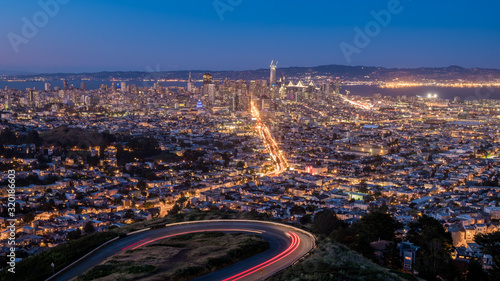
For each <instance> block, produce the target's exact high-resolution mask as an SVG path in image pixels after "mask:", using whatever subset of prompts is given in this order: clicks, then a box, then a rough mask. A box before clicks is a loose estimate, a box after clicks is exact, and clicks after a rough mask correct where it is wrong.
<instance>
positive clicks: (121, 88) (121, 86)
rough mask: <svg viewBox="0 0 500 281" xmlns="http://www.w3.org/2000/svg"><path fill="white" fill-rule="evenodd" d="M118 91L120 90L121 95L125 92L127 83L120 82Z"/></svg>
mask: <svg viewBox="0 0 500 281" xmlns="http://www.w3.org/2000/svg"><path fill="white" fill-rule="evenodd" d="M120 90H122V93H123V92H126V91H127V82H121V85H120Z"/></svg>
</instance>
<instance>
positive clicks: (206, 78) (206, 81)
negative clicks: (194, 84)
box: [203, 72, 212, 85]
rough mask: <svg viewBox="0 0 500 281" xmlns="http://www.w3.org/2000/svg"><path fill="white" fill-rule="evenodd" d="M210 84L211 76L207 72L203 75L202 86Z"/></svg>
mask: <svg viewBox="0 0 500 281" xmlns="http://www.w3.org/2000/svg"><path fill="white" fill-rule="evenodd" d="M209 84H212V74H211V73H210V72H207V73H205V74H204V75H203V85H209Z"/></svg>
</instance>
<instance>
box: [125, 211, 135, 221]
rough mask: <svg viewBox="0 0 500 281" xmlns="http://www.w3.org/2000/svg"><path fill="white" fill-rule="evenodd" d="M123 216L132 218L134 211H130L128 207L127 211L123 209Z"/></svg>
mask: <svg viewBox="0 0 500 281" xmlns="http://www.w3.org/2000/svg"><path fill="white" fill-rule="evenodd" d="M123 217H124V218H127V219H131V218H133V217H134V211H132V210H131V209H128V210H127V211H125V215H124V216H123Z"/></svg>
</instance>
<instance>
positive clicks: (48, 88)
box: [45, 82, 50, 92]
mask: <svg viewBox="0 0 500 281" xmlns="http://www.w3.org/2000/svg"><path fill="white" fill-rule="evenodd" d="M45 91H47V92H48V91H50V83H49V82H46V83H45Z"/></svg>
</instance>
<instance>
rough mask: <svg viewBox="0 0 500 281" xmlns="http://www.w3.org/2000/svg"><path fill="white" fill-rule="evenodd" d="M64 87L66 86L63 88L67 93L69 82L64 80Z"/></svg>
mask: <svg viewBox="0 0 500 281" xmlns="http://www.w3.org/2000/svg"><path fill="white" fill-rule="evenodd" d="M63 85H64V86H63V89H64V90H65V91H67V90H68V89H69V86H68V80H64V82H63Z"/></svg>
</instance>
